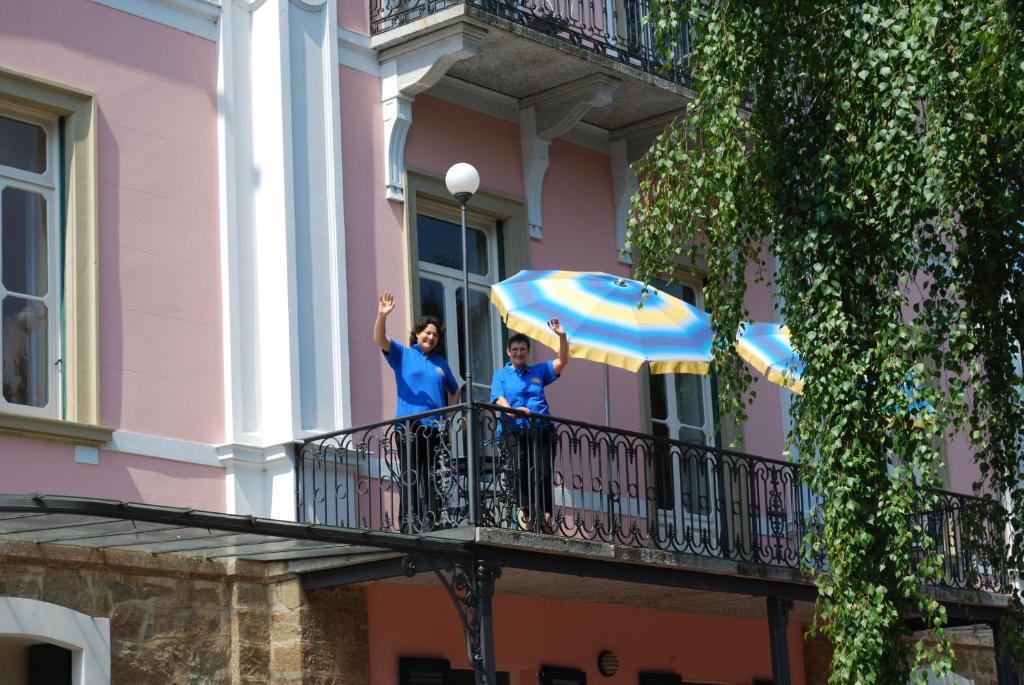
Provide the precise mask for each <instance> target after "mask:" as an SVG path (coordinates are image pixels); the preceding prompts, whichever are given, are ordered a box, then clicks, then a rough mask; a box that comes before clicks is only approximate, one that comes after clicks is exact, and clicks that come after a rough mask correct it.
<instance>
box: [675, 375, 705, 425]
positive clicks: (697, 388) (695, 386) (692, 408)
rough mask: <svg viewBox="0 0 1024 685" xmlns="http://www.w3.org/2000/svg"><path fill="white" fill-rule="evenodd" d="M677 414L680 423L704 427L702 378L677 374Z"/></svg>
mask: <svg viewBox="0 0 1024 685" xmlns="http://www.w3.org/2000/svg"><path fill="white" fill-rule="evenodd" d="M673 380H674V381H675V386H676V414H677V418H678V419H679V422H680V423H683V424H686V425H687V426H698V427H701V428H703V427H704V392H703V385H704V384H703V382H702V380H701V377H700V376H698V375H696V374H692V373H677V374H676V375H675V378H674V379H673Z"/></svg>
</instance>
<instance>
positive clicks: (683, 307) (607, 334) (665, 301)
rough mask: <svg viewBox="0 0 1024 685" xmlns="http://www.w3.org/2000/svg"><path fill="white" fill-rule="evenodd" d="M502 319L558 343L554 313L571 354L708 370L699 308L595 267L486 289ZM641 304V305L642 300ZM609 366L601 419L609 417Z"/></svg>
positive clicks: (661, 369)
mask: <svg viewBox="0 0 1024 685" xmlns="http://www.w3.org/2000/svg"><path fill="white" fill-rule="evenodd" d="M491 302H492V303H494V306H495V307H497V308H498V310H499V311H500V312H501V315H502V317H503V318H504V319H505V321H506V323H507V324H508V326H509V327H510V328H512V329H514V330H517V331H522V332H523V333H526V334H527V335H529V336H531V337H533V338H534V339H536V340H539V341H540V342H542V343H544V344H545V345H547V346H548V347H551V348H554V349H558V336H556V335H555V334H554V333H553V332H552V331H551V329H550V328H548V326H547V322H548V320H550V319H552V318H557V319H558V320H559V321H561V323H562V327H563V328H564V329H565V332H566V334H567V336H568V338H569V354H570V356H573V357H577V358H581V359H589V360H591V361H595V362H601V363H604V364H610V365H612V366H617V367H619V368H623V369H627V370H629V371H638V370H640V368H642V367H643V366H644V364H649V365H650V370H651V372H652V373H699V374H705V373H707V372H708V366H709V364H710V362H711V322H710V320H709V318H708V315H707V314H706V313H705V312H702V311H701V310H699V309H697V308H696V307H693V306H692V305H689V304H687V303H686V302H683V301H682V300H680V299H678V298H676V297H674V296H672V295H669V294H668V293H665V292H663V291H661V290H659V289H657V288H654V287H651V286H645V285H644V284H643V283H640V282H639V281H634V280H632V279H629V278H621V277H619V276H612V275H610V274H606V273H600V272H586V271H584V272H579V271H530V270H526V271H520V272H519V273H517V274H516V275H515V276H513V277H511V278H508V279H506V280H504V281H502V282H501V283H498V284H497V285H495V286H493V287H492V288H491ZM641 303H642V306H641ZM607 382H608V379H607V373H606V374H605V419H606V420H608V419H609V416H608V415H609V414H610V408H609V399H608V387H607Z"/></svg>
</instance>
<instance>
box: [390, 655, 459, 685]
mask: <svg viewBox="0 0 1024 685" xmlns="http://www.w3.org/2000/svg"><path fill="white" fill-rule="evenodd" d="M450 670H451V664H450V663H449V662H448V660H447V659H408V658H404V657H402V658H399V660H398V682H399V685H445V683H447V682H448V671H450Z"/></svg>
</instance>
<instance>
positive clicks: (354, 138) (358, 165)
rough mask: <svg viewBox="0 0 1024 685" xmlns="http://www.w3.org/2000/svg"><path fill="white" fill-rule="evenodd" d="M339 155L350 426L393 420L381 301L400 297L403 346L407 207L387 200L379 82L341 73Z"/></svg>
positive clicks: (396, 327)
mask: <svg viewBox="0 0 1024 685" xmlns="http://www.w3.org/2000/svg"><path fill="white" fill-rule="evenodd" d="M339 79H340V80H339V84H340V90H341V155H342V167H343V169H344V174H345V183H344V193H345V197H344V200H345V246H346V247H345V249H346V251H347V259H348V302H349V308H348V316H349V319H348V320H349V331H350V333H349V359H350V365H349V369H350V374H351V383H352V388H358V389H359V390H358V392H355V391H354V392H352V395H351V397H352V400H351V402H352V422H353V424H354V425H360V424H365V423H372V422H374V421H378V420H380V419H382V418H385V417H389V416H393V415H394V413H395V389H394V387H395V381H394V377H393V374H392V373H391V370H390V369H389V368H388V366H387V364H385V363H384V360H383V358H382V357H381V354H380V352H378V351H377V348H376V347H375V346H374V344H373V339H372V327H373V321H374V318H375V317H376V314H377V296H378V294H379V293H380V292H381V291H383V290H390V291H392V292H394V293H395V294H396V297H397V299H398V309H397V311H396V313H395V314H394V315H392V317H391V326H390V330H389V331H388V333H389V334H390V335H391V336H392V337H396V338H399V339H402V338H404V337H405V335H406V333H407V331H406V326H407V323H406V322H407V320H408V316H409V314H408V311H409V310H408V309H407V307H408V305H409V303H408V302H406V301H405V296H404V293H406V292H407V287H408V286H407V284H406V279H405V272H404V266H403V264H404V262H405V247H404V245H405V243H404V240H405V237H404V228H403V226H402V223H403V219H402V212H403V211H404V210H403V206H402V205H401V204H399V203H392V202H388V201H387V200H386V199H385V198H384V146H383V141H384V128H383V123H382V121H381V110H380V81H379V80H378V79H376V78H375V77H373V76H370V75H369V74H365V73H363V72H361V71H356V70H354V69H348V68H346V67H342V68H341V70H340V72H339Z"/></svg>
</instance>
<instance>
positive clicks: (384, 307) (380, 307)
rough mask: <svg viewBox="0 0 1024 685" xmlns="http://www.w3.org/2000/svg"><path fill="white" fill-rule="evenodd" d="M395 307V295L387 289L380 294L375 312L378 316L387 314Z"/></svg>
mask: <svg viewBox="0 0 1024 685" xmlns="http://www.w3.org/2000/svg"><path fill="white" fill-rule="evenodd" d="M394 309H395V296H394V295H392V294H391V293H390V292H388V291H387V290H385V291H384V294H383V295H381V296H380V298H379V299H378V301H377V314H379V315H380V316H387V315H388V314H390V313H391V312H392V311H394Z"/></svg>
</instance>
